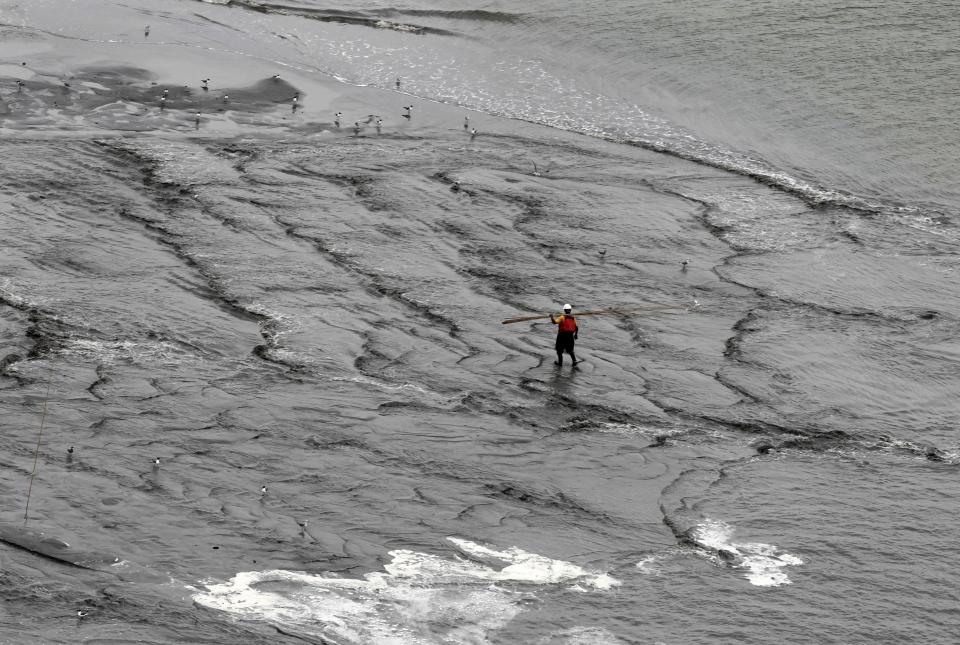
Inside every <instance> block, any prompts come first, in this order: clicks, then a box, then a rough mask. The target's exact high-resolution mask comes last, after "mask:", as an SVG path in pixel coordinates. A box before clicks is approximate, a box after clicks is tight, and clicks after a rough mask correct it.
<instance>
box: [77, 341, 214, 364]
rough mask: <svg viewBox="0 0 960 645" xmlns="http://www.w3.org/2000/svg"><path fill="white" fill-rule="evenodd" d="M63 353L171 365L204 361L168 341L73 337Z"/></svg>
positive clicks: (100, 359) (105, 360) (110, 359)
mask: <svg viewBox="0 0 960 645" xmlns="http://www.w3.org/2000/svg"><path fill="white" fill-rule="evenodd" d="M62 353H63V354H66V355H74V356H91V357H95V358H96V359H97V360H99V361H101V362H107V363H109V362H112V361H115V360H132V361H134V362H137V363H142V362H148V361H155V362H162V363H166V364H171V365H177V364H181V363H184V362H188V361H189V362H202V361H203V359H202V358H201V357H200V356H196V355H193V354H189V353H187V352H185V351H184V350H183V349H182V348H181V347H179V346H177V345H175V344H173V343H168V342H163V341H158V342H147V343H138V342H134V341H130V340H118V341H103V340H93V339H90V338H71V339H69V340H68V341H67V342H66V343H65V344H64V347H63V350H62Z"/></svg>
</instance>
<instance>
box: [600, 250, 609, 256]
mask: <svg viewBox="0 0 960 645" xmlns="http://www.w3.org/2000/svg"><path fill="white" fill-rule="evenodd" d="M606 254H607V250H606V249H600V257H603V256H605V255H606Z"/></svg>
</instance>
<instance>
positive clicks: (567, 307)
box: [563, 303, 573, 311]
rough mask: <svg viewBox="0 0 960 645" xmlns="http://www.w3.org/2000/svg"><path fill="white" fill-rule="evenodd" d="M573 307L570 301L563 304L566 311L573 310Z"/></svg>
mask: <svg viewBox="0 0 960 645" xmlns="http://www.w3.org/2000/svg"><path fill="white" fill-rule="evenodd" d="M572 309H573V307H571V306H570V303H567V304H565V305H563V310H564V311H570V310H572Z"/></svg>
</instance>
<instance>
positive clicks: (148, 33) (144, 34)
mask: <svg viewBox="0 0 960 645" xmlns="http://www.w3.org/2000/svg"><path fill="white" fill-rule="evenodd" d="M149 35H150V25H147V26H146V27H144V28H143V36H144V38H146V37H147V36H149Z"/></svg>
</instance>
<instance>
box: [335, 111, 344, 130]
mask: <svg viewBox="0 0 960 645" xmlns="http://www.w3.org/2000/svg"><path fill="white" fill-rule="evenodd" d="M342 116H343V112H337V113H336V114H334V115H333V124H334V125H336V126H337V127H338V128H339V127H340V117H342Z"/></svg>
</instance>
